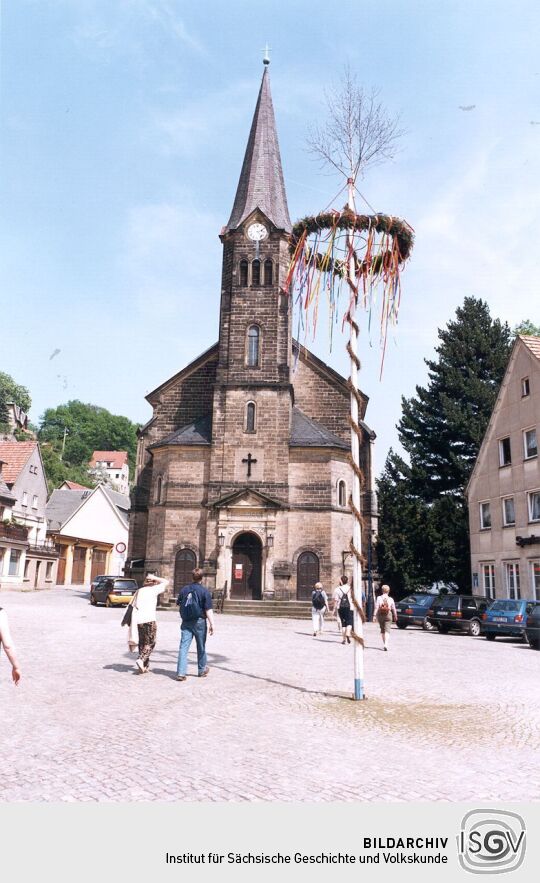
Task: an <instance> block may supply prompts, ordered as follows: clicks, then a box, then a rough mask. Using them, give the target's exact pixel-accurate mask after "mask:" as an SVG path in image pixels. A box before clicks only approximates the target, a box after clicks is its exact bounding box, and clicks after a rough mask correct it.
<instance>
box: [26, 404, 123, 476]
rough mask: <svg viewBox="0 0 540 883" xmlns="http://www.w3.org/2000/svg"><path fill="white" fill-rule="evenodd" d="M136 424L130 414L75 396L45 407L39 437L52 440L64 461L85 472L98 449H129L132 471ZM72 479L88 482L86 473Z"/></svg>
mask: <svg viewBox="0 0 540 883" xmlns="http://www.w3.org/2000/svg"><path fill="white" fill-rule="evenodd" d="M137 428H138V426H137V424H135V423H132V422H131V420H129V419H128V418H127V417H122V416H119V415H116V414H111V413H110V411H107V410H106V409H105V408H100V407H98V406H97V405H90V404H85V403H84V402H79V401H77V400H73V401H70V402H67V404H65V405H59V406H58V407H57V408H48V409H47V410H46V411H45V413H44V414H43V417H42V418H41V423H40V429H39V433H38V437H39V440H40V442H42V443H48V444H49V446H50V448H51V450H52V452H54V453H55V454H56V455H57V456H58V458H59V460H60V462H61V464H63V465H64V466H65V467H67V468H69V469H72V468H75V469H83V470H84V471H85V472H86V469H87V468H88V463H89V461H90V458H91V456H92V453H93V452H94V451H96V450H97V451H127V452H128V460H129V464H130V470H131V471H132V470H133V468H134V465H135V457H136V453H137ZM51 466H52V461H51ZM61 473H62V470H61V469H59V467H58V466H56V467H55V475H58V476H59V475H60V474H61ZM63 480H64V479H63V478H62V479H61V481H63ZM71 480H72V481H80V483H81V484H88V483H89V482H88V475H87V474H86V480H85V481H81V479H77V478H71ZM54 486H55V487H56V486H57V484H55V485H54Z"/></svg>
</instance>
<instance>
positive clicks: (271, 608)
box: [223, 598, 311, 619]
mask: <svg viewBox="0 0 540 883" xmlns="http://www.w3.org/2000/svg"><path fill="white" fill-rule="evenodd" d="M223 613H228V614H233V615H235V616H275V617H278V616H279V617H283V618H284V619H309V617H310V615H311V603H310V602H309V601H241V600H236V599H231V598H229V599H227V600H226V601H225V603H224V605H223Z"/></svg>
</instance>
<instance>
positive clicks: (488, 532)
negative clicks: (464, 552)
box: [467, 335, 540, 601]
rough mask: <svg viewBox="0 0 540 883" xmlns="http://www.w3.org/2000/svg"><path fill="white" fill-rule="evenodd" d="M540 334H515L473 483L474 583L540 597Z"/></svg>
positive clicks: (508, 594)
mask: <svg viewBox="0 0 540 883" xmlns="http://www.w3.org/2000/svg"><path fill="white" fill-rule="evenodd" d="M539 430H540V337H526V336H521V335H520V336H518V337H517V338H516V341H515V343H514V347H513V349H512V353H511V355H510V359H509V362H508V367H507V369H506V373H505V376H504V379H503V382H502V384H501V388H500V390H499V394H498V396H497V401H496V403H495V407H494V409H493V413H492V415H491V419H490V422H489V425H488V428H487V431H486V434H485V436H484V440H483V442H482V446H481V448H480V452H479V454H478V458H477V460H476V464H475V466H474V470H473V472H472V475H471V479H470V481H469V485H468V489H467V492H468V500H469V521H470V535H471V566H472V583H473V589H474V590H476V589H478V588H479V589H480V590H481V591H482V592H483V593H484V594H485V595H486V596H487V597H489V598H536V599H537V600H538V601H540V465H539V461H538V435H539Z"/></svg>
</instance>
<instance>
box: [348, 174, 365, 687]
mask: <svg viewBox="0 0 540 883" xmlns="http://www.w3.org/2000/svg"><path fill="white" fill-rule="evenodd" d="M347 185H348V202H347V207H348V209H349V211H351V212H353V213H354V214H356V206H355V202H354V180H353V178H348V180H347ZM347 251H348V254H349V260H348V265H347V281H348V284H349V287H350V295H351V296H350V300H349V309H348V311H347V314H346V317H345V318H346V321H347V322H348V323H349V343H348V346H347V352H348V353H349V359H350V371H351V374H350V380H349V385H350V393H351V415H350V422H351V465H352V470H353V477H352V493H351V498H350V501H349V503H350V506H351V509H352V513H353V535H352V540H351V546H350V549H351V553H352V556H353V581H352V587H351V592H352V600H353V608H354V611H353V616H354V620H353V640H354V698H355V700H359V699H363V698H364V634H363V633H364V629H363V624H364V622H365V617H364V611H363V608H362V557H361V556H362V551H361V550H362V515H361V499H362V497H361V494H362V489H361V478H362V472H361V469H360V440H361V439H360V426H359V422H358V421H359V403H360V393H359V390H358V372H359V371H360V360H359V358H358V331H359V329H358V325H357V324H356V310H357V306H358V287H357V285H356V282H355V266H354V243H353V234H352V232H351V231H348V232H347ZM359 587H360V598H358V594H357V593H358V591H359Z"/></svg>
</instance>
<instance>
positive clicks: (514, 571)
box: [504, 561, 521, 601]
mask: <svg viewBox="0 0 540 883" xmlns="http://www.w3.org/2000/svg"><path fill="white" fill-rule="evenodd" d="M504 575H505V580H506V593H507V595H508V597H509V598H510V599H511V600H512V601H517V600H518V599H519V598H521V592H520V589H519V564H518V562H517V561H505V563H504Z"/></svg>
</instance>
